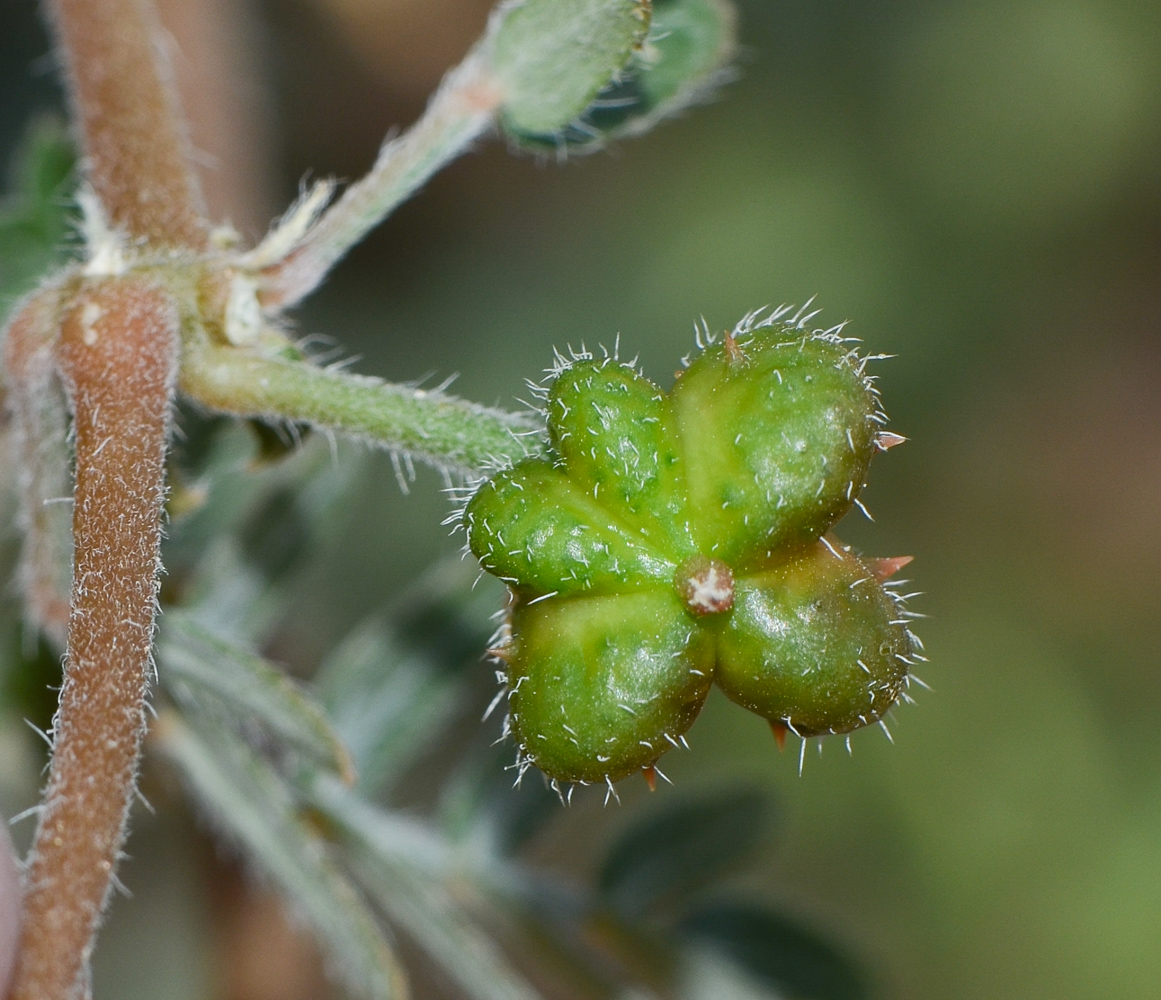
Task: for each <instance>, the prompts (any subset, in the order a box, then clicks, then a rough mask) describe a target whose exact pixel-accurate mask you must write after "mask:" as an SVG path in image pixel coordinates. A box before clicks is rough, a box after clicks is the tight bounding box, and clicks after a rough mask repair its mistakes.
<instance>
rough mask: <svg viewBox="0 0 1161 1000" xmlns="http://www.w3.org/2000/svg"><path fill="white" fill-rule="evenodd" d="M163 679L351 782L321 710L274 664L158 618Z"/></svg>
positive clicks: (173, 617)
mask: <svg viewBox="0 0 1161 1000" xmlns="http://www.w3.org/2000/svg"><path fill="white" fill-rule="evenodd" d="M158 658H159V659H160V661H161V676H162V678H163V679H164V681H165V684H166V687H167V688H168V689H169V690H170V691H171V692H173V693H174V694H175V695H176V696H177V697H178V699H179V700H180V701H182V702H186V703H188V702H191V701H192V702H193V703H194V704H196V705H198V706H199V708H201V709H202V710H204V711H208V710H209V709H210V708H211V706H210V705H207V704H205V702H206V699H209V700H210V701H211V702H212V706H213V707H214V708H215V709H216V710H217V711H216V713H215V714H217V715H218V716H219V717H220V718H223V719H225V720H228V721H229V722H230V723H231V724H232V726H233V727H234V728H236V729H244V728H245V727H247V726H250V725H254V724H257V725H258V726H260V727H261V728H262V729H264V730H265V731H266V732H267V733H269V734H270V735H271V736H274V737H276V738H278V739H280V740H283V741H284V742H285V743H286V745H287V746H289V747H291V748H293V749H295V750H297V751H299V752H300V753H302V754H303V755H304V756H305V757H306V758H307V759H309V760H311V761H312V762H314V763H316V764H318V765H321V766H322V767H325V768H327V769H329V770H331V771H334V772H335V773H336V774H339V775H342V776H343V777H344V778H345V779H348V780H353V779H354V774H353V772H352V770H351V760H350V755H349V754H348V753H347V750H346V748H345V747H344V746H343V744H342V741H341V740H340V739H339V738H338V735H337V734H336V733H335V731H334V730H333V729H332V728H331V725H330V722H329V721H328V719H327V717H326V713H325V712H324V711H323V709H322V706H321V705H319V704H318V703H317V702H315V700H314V699H313V698H312V697H311V696H310V695H309V694H307V692H306V691H304V690H303V689H302V688H301V687H300V686H299V685H298V684H296V683H295V682H294V681H293V680H292V679H291V678H289V677H287V676H286V674H285V673H283V672H282V671H281V670H279V669H278V668H277V667H275V666H274V665H273V664H272V663H270V662H268V661H267V660H264V659H263V658H262V657H260V656H257V655H255V654H254V653H251V652H248V651H246V650H244V649H240V648H238V647H237V646H235V645H233V644H231V643H229V642H227V641H225V640H224V639H221V638H219V637H218V636H216V635H214V634H213V633H212V632H210V631H209V630H208V629H206V628H204V627H203V626H201V625H199V624H198V623H197V622H196V621H193V620H191V619H190V618H189V617H188V616H185V615H182V614H181V613H180V612H170V613H169V614H167V615H165V617H164V619H163V620H162V628H161V635H160V639H159V642H158Z"/></svg>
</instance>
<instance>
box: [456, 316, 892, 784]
mask: <svg viewBox="0 0 1161 1000" xmlns="http://www.w3.org/2000/svg"><path fill="white" fill-rule="evenodd" d="M786 312H787V310H780V311H778V312H776V313H775V314H774V315H772V316H770V317H768V318H767V319H765V320H760V319H759V317H758V316H757V315H756V314H753V315H751V316H748V317H746V319H745V320H743V321H742V322H741V323H740V324H739V325H738V326H737V327H736V328H735V330H734V331H733V332H732V333H730V334H726V335H724V336H723V337H722V338H721V339H719V340H717V341H716V342H711V343H710V344H709V345H708V346H707V347H706V348H705V350H704V351H703V353H702V354H701V355H700V356H699V357H698V358H697V359H696V360H694V361H693V363H692V364H690V365H689V367H688V369H687V370H686V371H685V372H684V373H683V374H681V375H680V377H679V378H678V381H677V384H676V385H675V387H674V388H673V390H672V391H671V392H670V393H668V394H665V393H663V392H662V391H661V390H660V389H659V388H658V387H657V386H656V385H654V384H653V383H652V382H650V381H649V380H648V379H646V378H644V377H643V376H642V375H641V374H640V373H638V372H636V371H635V370H633V369H632V367H631V366H627V365H624V364H622V363H621V362H619V361H617V360H616V359H614V358H608V357H606V358H604V359H601V360H594V359H592V358H589V357H587V356H585V357H583V358H578V359H576V360H575V361H573V362H571V363H567V362H566V363H564V364H562V365H561V366H560V370H559V371H558V372H557V377H556V379H555V381H554V382H553V383H552V385H551V387H550V388H549V389H548V390H547V391H546V392H545V393H544V398H545V403H546V411H547V417H548V429H549V438H550V442H551V446H552V449H553V454H552V455H550V457H549V458H548V459H529V460H525V461H524V462H521V463H519V464H517V465H516V466H514V467H512V468H509V469H506V470H504V471H502V472H500V473H498V474H497V475H496V476H495V477H493V478H492V479H491V480H490V481H488V482H486V483H485V484H483V486H482V487H481V488H480V489H479V491H478V492H477V493H476V495H475V496H474V497H473V498H472V500H471V501H470V502H469V504H468V505H467V508H466V510H465V514H464V523H465V526H466V528H467V533H468V542H469V545H470V547H471V549H472V551H473V552H474V553H475V554H476V556H477V557H478V558H479V559H480V562H481V564H482V565H483V566H484V568H485V569H487V570H489V571H490V572H493V573H495V574H496V575H498V576H500V577H501V579H503V580H505V581H506V582H507V583H508V584H509V587H510V589H511V591H512V595H513V600H512V605H511V608H510V611H509V618H508V624H507V631H506V633H505V634H504V635H503V636H502V637H501V638H502V640H503V641H502V644H501V645H500V647H499V648H498V649H497V650H496V651H495V652H496V655H497V656H498V657H499V658H500V659H502V660H503V661H504V662H505V663H506V677H507V686H508V697H509V709H510V712H509V719H508V724H509V727H510V729H511V731H512V733H513V735H514V736H515V738H516V740H517V742H518V743H519V746H520V762H521V765H522V766H527V765H529V764H536V765H537V766H538V767H540V768H541V770H543V771H544V772H545V773H546V774H548V775H549V776H551V777H553V778H557V779H562V780H568V781H582V782H590V781H601V780H605V781H613V780H617V779H619V778H623V777H625V776H626V775H628V774H630V773H632V772H633V771H635V770H638V769H646V771H647V775H649V776H651V771H650V770H649V769H651V768H652V767H653V765H654V764H655V763H656V761H657V759H658V758H659V757H660V756H661V755H662V754H663V753H664V752H665V751H666V750H667V749H668V748H669V747H671V746H676V745H678V743H679V741H680V740H681V738H682V735H683V734H684V733H685V731H686V730H687V729H688V728H689V726H690V725H692V724H693V721H694V719H695V718H696V717H697V714H698V712H699V711H700V709H701V706H702V704H703V702H704V700H705V697H706V695H707V693H708V691H709V687H710V684H711V683H712V682H713V681H714V680H716V681H717V683H718V684H719V686H721V687H722V689H723V690H724V691H725V693H726V694H727V695H728V696H729V697H730V698H732V699H733V700H734V701H736V702H738V703H740V704H742V705H744V706H745V707H746V708H749V709H750V710H751V711H754V712H757V713H758V714H759V715H762V716H764V717H765V718H767V719H769V720H770V721H771V723H773V724H775V726H776V727H777V729H776V731H779V732H781V731H784V730H790V731H793V732H795V733H797V734H799V735H801V736H803V737H806V736H814V735H821V734H824V733H840V732H843V733H845V732H849V731H850V730H852V729H855V728H858V727H859V726H863V725H867V724H869V723H871V722H875V721H877V720H878V719H879V718H881V716H882V715H883V713H884V712H886V711H887V710H888V709H889V708H890V707H891V706H892V705H893V704H894V703H895V700H896V699H897V698H898V697H899V696H900V695H901V693H902V691H903V689H904V687H905V684H906V681H907V673H908V665H909V664H910V662H911V654H912V652H913V651H914V649H913V642H914V640H913V637H912V635H911V633H910V631H909V630H908V629H907V627H906V624H905V616H906V612H904V611H901V610H900V607H899V603H898V599H897V598H896V597H895V596H894V595H892V594H891V593H889V592H888V591H886V590H885V589H884V588H883V586H882V582H881V576H883V575H889V571H886V572H884V568H883V567H882V566H879V565H878V564H874V565H873V566H869V565H867V564H864V563H863V562H861V561H860V560H859V559H858V558H857V557H856V556H855V555H853V554H852V553H851V552H850V551H849V550H847V549H846V548H844V547H843V546H842V543H841V542H839V541H838V540H837V539H835V538H833V536H825V533H826V532H828V531H829V529H830V528H831V527H832V526H833V525H834V523H835V522H836V521H838V519H839V518H841V517H842V516H843V514H845V513H846V512H847V510H848V509H850V507H851V506H852V504H854V503H856V502H857V499H858V494H859V492H860V491H861V490H862V488H863V485H864V482H865V477H866V472H867V467H868V464H869V463H870V460H871V456H872V454H873V453H874V452H875V451H876V450H877V448H879V447H880V446H881V445H880V437H879V433H880V427H881V425H882V423H883V421H884V420H885V417H884V415H883V413H882V412H881V410H880V408H879V402H878V396H877V394H876V393H875V391H874V389H873V386H872V383H871V381H870V380H869V379H868V378H867V377H866V375H865V374H864V371H863V369H864V366H865V359H863V358H861V357H859V356H858V355H857V354H855V353H854V352H853V351H852V350H851V348H850V345H849V343H848V342H847V341H845V340H843V338H842V337H841V336H839V333H838V331H837V330H831V331H814V332H812V331H810V330H807V329H806V328H805V323H806V322H807V321H808V320H809V319H810V318H811V317H810V316H806V317H805V318H803V315H802V313H800V314H799V315H798V316H795V317H794V319H793V320H790V321H786V320H784V319H782V317H783V316H784V315H785V314H786ZM893 565H894V564H893ZM895 568H897V566H896V567H895Z"/></svg>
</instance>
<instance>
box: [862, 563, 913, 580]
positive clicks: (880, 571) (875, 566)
mask: <svg viewBox="0 0 1161 1000" xmlns="http://www.w3.org/2000/svg"><path fill="white" fill-rule="evenodd" d="M914 558H915V557H914V556H891V557H889V558H887V559H864V560H863V562H865V563H866V564H867V569H869V570H870V571H871V575H872V576H873V577H874V578H875V579H876V580H878V581H879V582H880V583H882V582H883V581H884V580H890V579H891V577H893V576H894V575H895V574H896V573H898V572H899V570H901V569H902V568H903V567H904V566H906V565H907V564H908V563H909V562H911V560H912V559H914Z"/></svg>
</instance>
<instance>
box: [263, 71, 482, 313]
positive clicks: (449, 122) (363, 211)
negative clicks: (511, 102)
mask: <svg viewBox="0 0 1161 1000" xmlns="http://www.w3.org/2000/svg"><path fill="white" fill-rule="evenodd" d="M500 98H501V95H500V92H499V90H498V89H497V88H496V87H495V85H494V84H492V83H491V81H490V79H489V77H488V74H487V71H486V67H485V64H484V60H483V59H482V57H481V56H480V55H479V54H478V52H473V53H472V54H470V55H469V56H468V58H467V59H465V60H464V62H463V63H461V64H460V65H459V66H458V67H456V69H454V70H452V71H451V72H450V73H449V74H448V75H447V76H446V77H445V78H444V81H443V83H442V84H441V85H440V88H439V90H437V91H436V93H435V95H434V96H433V97H432V99H431V102H430V103H429V104H428V106H427V110H426V111H425V112H424V114H423V117H422V118H420V120H419V121H418V122H416V123H415V125H414V126H412V127H411V128H410V129H409V130H408V131H407V132H405V133H404V134H403V135H401V136H400V137H399V138H397V139H392V140H390V141H388V142H386V143H384V145H383V148H382V149H381V150H380V152H379V158H378V159H377V160H376V161H375V165H374V167H372V168H371V171H370V173H368V174H367V176H366V177H364V178H363V179H362V180H360V181H358V182H357V183H355V184H353V185H351V187H349V188H347V190H346V192H345V193H344V194H343V196H342V197H341V198H340V199H339V200H338V201H337V202H335V204H334V205H332V206H331V207H330V208H329V209H328V210H327V212H326V213H325V214H324V215H323V216H322V218H321V219H320V220H319V221H318V223H317V224H316V225H315V226H314V227H313V228H312V229H311V230H310V231H309V232H308V233H307V235H306V236H305V238H303V239H302V240H301V241H300V242H299V243H298V245H297V247H295V249H294V250H293V251H291V252H290V253H289V254H288V255H287V256H286V257H284V258H283V259H282V260H280V261H278V262H277V263H275V264H273V265H272V266H270V267H269V268H267V269H266V270H265V271H263V272H262V276H261V281H260V287H261V296H262V304H263V305H264V306H265V307H266V308H268V309H273V310H277V309H285V308H288V307H289V306H292V305H294V304H295V303H296V302H299V301H301V300H302V299H303V298H304V297H305V296H307V295H309V294H310V293H311V292H312V291H313V290H314V289H315V288H317V287H318V285H319V283H320V282H321V281H322V280H323V278H325V277H326V275H327V272H328V271H330V269H331V268H332V267H334V265H335V264H336V263H337V262H338V261H339V259H340V258H342V257H343V256H344V255H345V254H346V253H347V251H348V250H350V249H351V247H353V246H354V245H355V244H356V243H358V242H359V241H360V240H362V238H363V237H364V236H366V235H367V233H368V232H369V231H370V230H371V229H373V228H374V227H375V226H377V225H378V224H379V223H380V222H381V221H382V220H383V219H384V218H386V216H387V215H388V214H389V213H390V212H391V210H392V209H394V208H395V207H396V206H397V205H399V204H400V202H403V201H405V200H406V199H407V198H409V197H411V195H412V194H414V193H415V192H416V191H417V190H418V189H419V188H420V187H421V186H422V185H423V184H425V183H426V182H427V180H428V179H429V178H430V177H431V176H432V175H433V174H435V173H436V172H437V171H439V170H440V169H441V168H442V167H444V166H445V165H446V164H447V163H449V162H450V161H451V160H453V159H455V158H456V157H457V156H459V155H460V153H462V152H463V151H464V150H465V149H467V147H468V146H469V145H470V144H471V143H472V142H474V141H475V140H476V139H477V138H479V136H480V135H481V134H483V133H484V132H485V131H486V130H487V129H488V128H489V127H490V126H491V124H492V121H493V118H494V116H495V113H496V109H497V108H498V107H499V104H500ZM276 236H277V231H275V233H274V234H272V237H273V238H276ZM259 252H261V248H259Z"/></svg>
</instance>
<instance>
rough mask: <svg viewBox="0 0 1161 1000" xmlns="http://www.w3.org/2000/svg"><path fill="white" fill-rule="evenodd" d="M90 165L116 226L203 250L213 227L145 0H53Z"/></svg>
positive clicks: (139, 236)
mask: <svg viewBox="0 0 1161 1000" xmlns="http://www.w3.org/2000/svg"><path fill="white" fill-rule="evenodd" d="M48 9H49V11H50V13H51V15H52V21H53V23H54V24H55V26H56V32H57V37H58V38H59V40H60V43H61V48H62V50H63V55H64V64H65V69H66V71H67V75H68V82H69V93H70V97H71V99H72V106H73V116H74V120H75V122H76V125H77V128H78V130H79V132H80V138H81V142H82V146H83V149H84V153H85V157H86V159H87V167H86V174H87V176H88V179H89V182H90V183H91V184H92V186H93V189H94V190H95V191H96V193H97V197H98V198H99V199H100V200H101V204H102V205H103V206H104V209H105V212H106V213H107V215H108V217H109V220H110V222H111V223H112V225H113V227H114V228H116V229H118V230H120V231H122V232H125V233H127V234H128V235H129V236H130V237H132V238H133V239H135V240H139V241H141V242H142V243H144V244H146V245H147V246H150V247H154V248H189V249H195V250H202V249H204V248H205V247H206V245H207V227H206V223H205V219H204V212H203V210H202V204H201V196H200V194H199V193H198V189H197V183H196V180H195V179H194V175H193V173H192V171H191V170H190V168H189V163H188V160H187V156H186V148H187V145H188V143H187V139H186V135H185V130H184V126H183V125H182V118H181V114H180V110H179V107H178V101H177V96H176V93H175V91H174V87H173V86H172V83H171V81H170V79H169V75H168V72H167V70H166V66H165V63H164V61H163V60H162V58H161V50H160V48H159V46H158V43H157V36H156V31H155V21H154V17H153V10H152V9H151V7H150V6H149V5H148V3H147V2H146V0H48Z"/></svg>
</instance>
